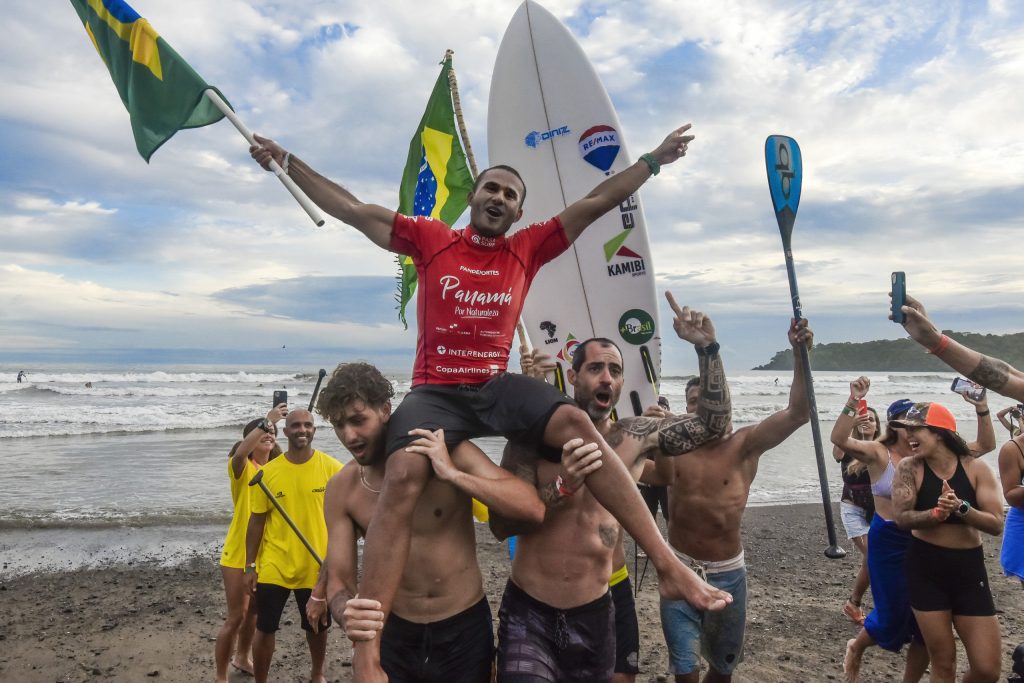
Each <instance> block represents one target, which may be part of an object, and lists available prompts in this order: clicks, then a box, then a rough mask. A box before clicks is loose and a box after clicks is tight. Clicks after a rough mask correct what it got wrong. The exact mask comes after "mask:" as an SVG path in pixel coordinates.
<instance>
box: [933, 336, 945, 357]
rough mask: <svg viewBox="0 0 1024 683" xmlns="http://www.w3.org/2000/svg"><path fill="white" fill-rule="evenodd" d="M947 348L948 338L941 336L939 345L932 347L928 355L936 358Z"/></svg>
mask: <svg viewBox="0 0 1024 683" xmlns="http://www.w3.org/2000/svg"><path fill="white" fill-rule="evenodd" d="M948 346H949V337H947V336H946V335H942V337H940V338H939V343H938V344H936V345H935V346H933V347H932V348H930V349H928V353H930V354H932V355H933V356H937V355H939V354H940V353H942V352H943V351H945V350H946V348H947V347H948Z"/></svg>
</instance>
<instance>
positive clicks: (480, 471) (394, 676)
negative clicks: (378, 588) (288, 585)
mask: <svg viewBox="0 0 1024 683" xmlns="http://www.w3.org/2000/svg"><path fill="white" fill-rule="evenodd" d="M394 395H395V390H394V388H393V387H392V385H391V382H389V381H388V380H387V379H386V378H385V377H384V376H383V375H382V374H381V373H380V371H379V370H378V369H377V368H375V367H374V366H372V365H369V364H367V363H343V364H341V365H339V366H338V367H337V368H336V369H335V370H334V372H333V373H332V375H331V378H330V380H329V381H328V383H327V386H325V387H324V390H323V391H322V392H321V393H320V399H319V402H318V404H317V412H319V413H320V414H321V415H322V416H323V417H324V418H326V419H327V420H329V421H330V423H331V424H332V425H333V426H334V433H335V434H337V436H338V440H339V441H341V443H342V445H343V446H345V448H347V449H348V451H349V452H350V453H351V454H352V457H353V458H354V459H355V464H354V465H352V466H350V467H346V468H345V469H343V470H342V471H341V472H339V473H338V474H337V476H334V477H332V478H331V480H330V481H329V482H328V483H327V492H326V494H325V497H324V517H325V519H326V522H327V535H328V543H327V562H326V563H325V564H324V569H322V570H321V573H322V574H323V572H324V571H326V573H327V577H326V580H327V594H329V595H331V596H332V598H331V603H330V608H331V613H332V615H333V616H334V618H335V619H337V620H338V621H339V622H340V623H341V624H342V627H343V628H344V631H345V634H346V635H347V636H348V637H349V639H350V640H352V642H360V641H365V640H371V639H373V638H378V637H379V638H380V641H381V664H382V666H383V669H384V672H385V673H386V674H387V675H388V677H389V678H390V679H391V680H393V681H418V682H419V683H447V682H448V681H486V680H489V679H490V675H491V665H492V662H493V661H494V637H493V625H492V622H491V609H490V607H489V606H488V604H487V598H486V596H485V595H484V588H483V578H482V576H481V574H480V566H479V564H478V563H477V557H476V532H475V531H474V524H473V516H472V513H471V508H472V497H476V498H477V499H478V500H480V501H482V502H484V503H486V504H487V505H488V506H489V508H490V510H491V512H492V514H493V513H494V512H497V511H501V512H502V513H503V514H506V515H509V516H511V517H514V518H516V519H525V520H527V521H533V522H540V521H541V520H543V519H544V505H543V504H542V503H541V501H540V498H538V497H537V492H536V490H535V489H534V488H533V487H531V486H530V485H528V484H527V483H526V482H524V481H520V480H519V479H517V478H516V477H514V476H513V475H512V474H510V473H509V472H507V471H506V470H503V469H501V468H500V467H498V466H497V465H496V464H494V463H493V462H492V461H491V460H490V459H489V458H488V457H487V456H486V455H484V453H483V452H482V451H480V449H479V448H477V446H476V445H474V444H473V443H471V442H469V441H466V442H463V443H462V444H460V445H459V446H458V447H456V448H455V450H454V451H452V453H451V455H449V453H448V449H447V448H445V444H444V436H443V434H441V433H440V432H430V431H426V430H421V432H420V433H419V436H420V438H419V440H417V441H415V442H413V445H411V446H410V448H412V449H414V450H415V451H416V452H418V453H420V454H421V455H425V456H427V457H428V458H429V459H430V462H431V463H432V464H433V467H434V471H435V473H436V474H437V476H436V477H434V478H433V479H431V480H430V483H429V484H427V486H426V488H425V489H424V491H423V495H422V496H421V497H420V501H419V504H418V506H417V512H416V515H415V517H414V519H413V528H412V543H411V546H410V552H409V561H408V562H407V563H406V567H405V572H404V573H403V574H402V581H401V584H400V586H399V589H398V592H397V593H396V594H395V600H394V604H393V610H392V612H391V615H390V616H389V617H388V620H387V624H385V623H384V621H383V617H382V613H381V612H380V611H379V606H380V605H379V603H378V602H377V601H376V600H366V599H362V598H357V597H354V596H355V595H356V593H357V592H358V591H357V586H356V577H357V574H358V551H357V547H356V541H357V539H358V538H359V536H361V535H362V534H363V533H364V531H365V530H366V528H367V527H368V526H369V525H370V520H371V519H372V517H373V515H374V514H375V513H376V511H377V510H378V509H379V508H378V497H379V495H380V488H381V483H382V482H383V481H384V466H385V463H384V456H385V455H387V454H386V453H385V452H384V442H385V438H386V434H387V427H388V421H389V420H390V419H391V398H392V397H393V396H394ZM567 476H568V473H567ZM382 629H383V632H382V633H378V632H379V631H381V630H382Z"/></svg>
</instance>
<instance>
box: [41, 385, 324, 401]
mask: <svg viewBox="0 0 1024 683" xmlns="http://www.w3.org/2000/svg"><path fill="white" fill-rule="evenodd" d="M32 391H33V392H39V393H50V394H59V395H61V396H112V397H120V396H123V397H132V396H148V397H157V398H203V397H210V398H213V397H217V396H223V397H239V396H247V397H253V398H255V397H259V396H263V395H264V394H267V393H268V390H267V388H265V387H252V388H248V389H229V388H224V387H217V386H216V385H212V386H206V385H203V386H201V387H200V388H197V389H190V388H188V387H186V386H175V387H159V386H145V385H137V386H127V387H126V386H120V387H110V386H102V385H100V386H92V387H86V386H85V385H81V386H79V385H74V386H66V385H52V386H41V387H33V388H32ZM311 392H312V388H310V390H309V391H305V392H304V391H298V390H292V391H290V392H289V398H298V397H301V396H303V394H305V396H307V397H308V396H309V395H310V393H311Z"/></svg>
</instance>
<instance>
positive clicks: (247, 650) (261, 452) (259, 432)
mask: <svg viewBox="0 0 1024 683" xmlns="http://www.w3.org/2000/svg"><path fill="white" fill-rule="evenodd" d="M287 413H288V406H287V405H285V404H284V403H281V404H279V405H276V406H274V407H273V408H271V410H270V412H269V413H267V416H266V417H265V418H257V419H255V420H252V421H251V422H249V423H248V424H247V425H245V427H244V428H243V429H242V440H241V441H238V442H236V443H235V445H234V446H233V447H232V448H231V452H230V453H229V454H228V480H229V481H230V482H231V502H232V506H233V508H234V511H233V512H232V515H231V526H229V527H228V533H227V536H226V537H225V539H224V547H223V549H222V550H221V555H220V573H221V577H222V578H223V580H224V594H225V596H226V597H227V604H228V612H227V616H225V617H224V624H223V625H222V626H221V627H220V630H219V631H218V632H217V644H216V646H215V649H214V659H215V661H216V666H217V683H227V681H228V663H229V662H230V664H231V665H232V666H233V667H234V668H236V669H238V670H239V671H244V672H246V673H248V674H249V675H252V672H253V667H252V638H253V632H254V631H255V630H256V602H255V601H254V600H251V599H250V595H249V591H247V590H246V589H245V580H244V576H245V575H244V570H245V531H246V528H247V526H248V524H249V491H250V488H249V481H250V480H251V479H252V478H253V476H254V475H255V474H256V472H258V471H259V468H260V467H262V466H263V465H266V464H267V462H268V461H269V460H270V459H271V458H275V457H277V456H278V455H280V454H281V449H280V448H279V447H278V445H277V440H276V436H277V426H276V423H277V422H279V421H280V420H283V419H284V417H285V415H286V414H287ZM232 649H234V653H235V654H234V656H232V655H231V651H232Z"/></svg>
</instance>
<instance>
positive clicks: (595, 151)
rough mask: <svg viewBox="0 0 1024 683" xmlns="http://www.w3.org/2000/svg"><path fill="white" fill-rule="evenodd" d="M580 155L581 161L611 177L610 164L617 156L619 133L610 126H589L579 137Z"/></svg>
mask: <svg viewBox="0 0 1024 683" xmlns="http://www.w3.org/2000/svg"><path fill="white" fill-rule="evenodd" d="M580 154H582V155H583V160H584V161H586V162H587V163H588V164H590V165H591V166H595V167H597V168H598V169H599V170H600V171H601V172H602V173H604V174H605V175H611V170H610V169H611V167H612V164H613V163H615V157H616V156H618V154H619V133H618V131H616V130H615V129H614V128H612V127H611V126H603V125H602V126H591V127H590V128H588V129H586V130H585V131H583V135H581V136H580Z"/></svg>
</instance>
